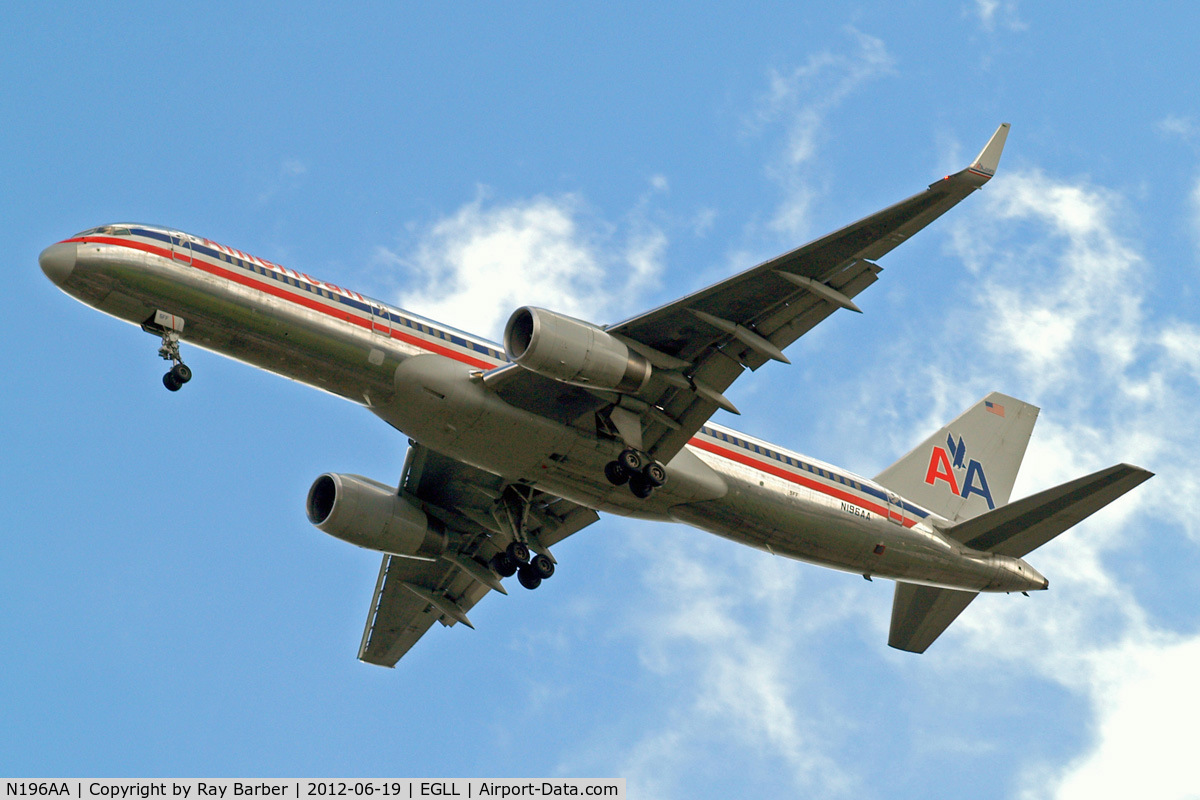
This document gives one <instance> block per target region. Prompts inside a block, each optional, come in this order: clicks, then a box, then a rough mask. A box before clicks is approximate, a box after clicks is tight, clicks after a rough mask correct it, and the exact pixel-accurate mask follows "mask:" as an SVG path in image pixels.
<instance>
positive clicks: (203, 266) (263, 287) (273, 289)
mask: <svg viewBox="0 0 1200 800" xmlns="http://www.w3.org/2000/svg"><path fill="white" fill-rule="evenodd" d="M65 241H67V242H81V243H82V242H98V243H100V244H111V245H117V246H119V247H128V248H130V249H131V250H141V251H142V252H146V253H152V254H154V255H157V256H162V257H163V258H165V259H167V260H168V261H171V262H172V263H178V264H182V265H186V264H187V263H188V262H189V260H190V262H191V265H192V266H193V267H195V268H196V269H199V270H201V271H203V272H207V273H209V274H211V275H216V276H218V277H221V278H225V279H226V280H230V281H233V282H234V283H240V284H241V285H243V286H248V287H250V288H251V289H257V290H259V291H260V292H265V293H266V294H269V295H272V296H274V297H278V298H280V299H281V300H289V301H291V302H293V303H296V304H297V305H301V306H304V307H305V308H310V309H312V310H313V311H320V312H321V313H323V314H328V315H329V316H331V317H334V318H336V319H340V320H342V321H343V322H349V323H351V324H353V325H358V326H359V327H361V328H368V329H370V328H372V327H373V325H372V320H371V319H363V318H362V317H359V316H357V315H355V314H351V313H350V312H348V311H344V310H342V309H337V308H332V307H330V306H329V305H326V304H325V303H322V302H320V301H318V300H314V299H313V298H311V297H305V296H303V295H299V294H296V293H295V292H289V291H287V290H286V289H283V288H282V287H279V286H275V285H273V284H271V283H267V282H264V281H260V280H257V279H255V278H251V277H250V276H249V275H244V274H242V273H240V272H237V271H236V270H231V269H226V268H225V267H221V266H218V265H216V264H211V263H209V262H207V261H204V260H203V259H201V258H200V257H198V256H196V255H195V254H193V255H192V256H191V258H190V259H184V258H176V257H175V254H174V252H173V251H172V250H168V249H167V248H165V247H158V246H156V245H152V244H146V243H145V242H138V241H134V240H132V239H114V238H110V237H107V236H88V237H85V238H79V239H66V240H65ZM388 324H389V326H390V325H391V322H390V321H389V323H388ZM378 332H379V333H382V331H378ZM389 335H390V336H391V338H393V339H399V340H400V341H403V342H408V343H409V344H412V345H415V346H417V347H420V348H421V349H422V350H428V351H429V352H431V353H436V354H438V355H440V356H446V357H447V358H452V359H454V360H455V361H461V362H462V363H464V364H467V365H469V366H472V367H478V368H480V369H491V368H493V367H496V366H499V364H492V363H489V362H487V361H481V360H480V359H477V358H473V357H472V356H469V355H467V354H466V353H460V352H458V351H457V350H453V349H451V348H449V347H443V346H441V345H438V344H434V343H433V342H430V341H428V340H427V339H422V338H421V337H419V336H414V335H412V334H411V333H407V332H406V331H399V330H396V329H395V328H391V329H390V333H389Z"/></svg>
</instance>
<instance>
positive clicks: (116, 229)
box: [74, 225, 129, 239]
mask: <svg viewBox="0 0 1200 800" xmlns="http://www.w3.org/2000/svg"><path fill="white" fill-rule="evenodd" d="M128 235H129V228H125V227H122V226H120V225H101V226H100V227H99V228H88V229H87V230H86V231H84V232H83V233H77V234H75V237H74V238H76V239H82V238H83V237H85V236H128Z"/></svg>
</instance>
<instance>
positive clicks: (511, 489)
mask: <svg viewBox="0 0 1200 800" xmlns="http://www.w3.org/2000/svg"><path fill="white" fill-rule="evenodd" d="M400 491H401V493H403V494H407V495H409V496H410V497H412V498H414V499H415V500H417V501H418V502H419V504H420V505H421V507H422V508H424V510H425V511H426V512H427V513H428V514H429V515H430V516H432V517H435V518H436V519H438V520H440V521H441V522H442V523H443V524H445V526H446V531H447V533H448V534H450V537H451V541H452V543H453V544H452V546H451V547H450V548H449V549H448V550H447V552H446V554H444V555H443V556H442V557H441V558H439V559H437V560H434V561H429V560H422V559H416V558H406V557H403V556H393V555H385V556H384V557H383V563H382V564H381V565H380V567H379V577H378V579H377V580H376V582H375V594H374V596H373V597H372V598H371V609H370V612H369V613H368V615H367V624H366V628H365V630H364V631H363V638H362V644H361V646H360V647H359V651H358V657H359V659H360V660H362V661H366V662H368V663H371V664H378V665H380V666H385V667H394V666H395V665H396V662H397V661H399V660H400V658H401V656H403V655H404V654H405V653H407V652H408V650H409V648H411V647H412V646H413V645H414V644H416V642H417V640H418V639H420V638H421V637H422V636H423V635H424V634H425V632H426V631H427V630H429V628H430V626H431V625H433V623H434V622H441V623H442V624H443V625H446V626H450V625H455V624H457V623H459V622H461V623H463V624H464V625H466V626H468V627H474V626H473V625H471V621H470V619H469V618H468V617H467V612H468V611H470V610H471V608H473V607H474V605H475V604H476V603H478V602H479V600H480V599H481V598H482V597H483V596H484V595H485V594H487V593H488V592H489V591H490V590H492V589H498V590H499V591H501V592H505V589H504V587H503V585H502V584H501V583H500V579H499V576H498V575H496V573H495V572H494V571H493V570H492V569H491V568H490V567H489V566H488V562H489V560H490V559H491V557H492V555H494V554H495V553H497V552H499V549H500V548H503V547H504V546H505V545H506V544H507V543H508V542H509V541H511V539H512V529H513V528H512V526H513V522H514V521H515V520H514V516H513V515H523V519H524V527H525V529H526V532H527V536H528V540H529V546H530V548H531V549H532V550H534V551H535V552H541V553H545V554H546V555H550V553H549V548H550V547H551V546H552V545H554V544H556V543H557V542H560V541H562V540H563V539H565V538H566V537H567V536H570V535H571V534H572V533H575V532H576V531H578V530H580V529H582V528H584V527H586V526H588V525H590V524H591V523H593V522H595V521H596V520H597V519H599V515H597V514H596V512H595V511H593V510H591V509H589V508H584V507H583V506H580V505H576V504H575V503H571V502H569V501H567V500H563V499H562V498H559V497H555V496H554V495H550V494H547V493H545V492H537V491H532V492H530V491H529V490H528V489H527V488H526V487H520V486H514V485H509V484H506V483H505V481H504V480H503V479H502V478H500V477H498V476H496V475H492V474H491V473H488V472H484V471H483V470H480V469H476V468H475V467H471V466H468V465H466V464H463V463H462V462H460V461H456V460H454V459H452V458H449V457H447V456H444V455H442V454H440V453H437V452H434V451H432V450H430V449H428V448H426V447H424V446H422V445H419V444H414V445H412V446H411V447H410V448H409V451H408V458H407V460H406V461H405V465H404V474H403V477H402V478H401V482H400ZM551 558H553V556H551ZM505 593H507V592H505Z"/></svg>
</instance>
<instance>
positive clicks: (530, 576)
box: [517, 564, 542, 590]
mask: <svg viewBox="0 0 1200 800" xmlns="http://www.w3.org/2000/svg"><path fill="white" fill-rule="evenodd" d="M517 580H518V581H520V583H521V585H522V586H524V587H525V588H526V589H531V590H532V589H536V588H537V587H539V586H541V585H542V576H541V575H538V574H537V570H535V569H534V568H533V567H532V566H530V565H529V564H522V565H521V568H520V569H518V570H517Z"/></svg>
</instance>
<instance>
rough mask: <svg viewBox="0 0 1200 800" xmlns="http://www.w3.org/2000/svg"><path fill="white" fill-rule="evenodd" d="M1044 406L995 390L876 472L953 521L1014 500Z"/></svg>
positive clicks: (882, 480)
mask: <svg viewBox="0 0 1200 800" xmlns="http://www.w3.org/2000/svg"><path fill="white" fill-rule="evenodd" d="M1037 415H1038V408H1037V406H1032V405H1030V404H1029V403H1023V402H1021V401H1020V400H1017V399H1016V398H1013V397H1009V396H1008V395H1003V394H1000V393H999V392H992V393H991V394H989V395H988V396H987V397H985V398H983V399H982V400H980V401H979V402H978V403H976V404H975V405H974V406H972V407H971V408H970V409H968V410H967V411H965V412H963V413H962V414H960V415H959V416H958V418H957V419H955V420H954V421H953V422H951V423H950V424H949V425H947V426H945V427H944V428H942V429H941V430H940V431H938V432H937V433H935V434H933V435H932V436H930V437H929V438H928V439H926V440H925V441H924V442H922V443H921V444H920V445H918V446H917V447H916V448H915V449H914V450H912V451H911V452H909V453H908V455H906V456H904V457H903V458H901V459H900V460H899V461H897V462H896V463H895V464H892V465H891V466H890V467H888V468H887V469H885V470H884V471H883V472H881V473H879V474H878V475H876V476H875V480H876V481H877V482H878V483H880V484H881V485H883V486H884V487H886V488H888V489H890V490H892V491H893V492H896V493H897V494H899V495H902V496H903V497H904V498H906V499H908V500H911V501H913V502H914V503H918V504H919V505H921V506H924V507H925V508H927V509H929V510H930V511H932V512H934V513H935V514H940V515H941V516H943V517H945V518H947V519H950V520H965V519H970V518H971V517H975V516H978V515H979V514H982V513H984V512H987V511H991V510H993V509H995V508H998V507H1000V506H1002V505H1004V504H1005V503H1007V502H1008V498H1009V496H1010V495H1011V494H1012V488H1013V484H1014V483H1015V482H1016V480H1017V470H1018V469H1019V468H1020V466H1021V459H1022V458H1024V456H1025V448H1026V446H1027V445H1028V444H1029V437H1030V435H1031V434H1032V433H1033V425H1034V423H1035V422H1037Z"/></svg>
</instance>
